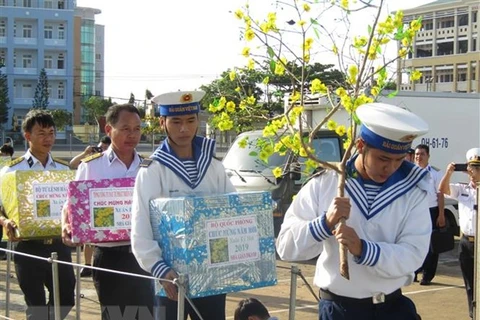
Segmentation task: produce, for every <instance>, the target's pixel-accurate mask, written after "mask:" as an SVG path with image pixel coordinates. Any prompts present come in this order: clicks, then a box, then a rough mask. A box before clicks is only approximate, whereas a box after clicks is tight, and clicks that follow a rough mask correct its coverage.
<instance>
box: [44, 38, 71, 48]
mask: <svg viewBox="0 0 480 320" xmlns="http://www.w3.org/2000/svg"><path fill="white" fill-rule="evenodd" d="M44 41H45V45H46V46H51V47H65V46H66V45H67V40H65V39H45V40H44Z"/></svg>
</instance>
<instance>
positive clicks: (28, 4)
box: [23, 0, 32, 8]
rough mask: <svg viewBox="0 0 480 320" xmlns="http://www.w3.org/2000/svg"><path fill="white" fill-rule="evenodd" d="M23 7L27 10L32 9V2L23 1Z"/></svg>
mask: <svg viewBox="0 0 480 320" xmlns="http://www.w3.org/2000/svg"><path fill="white" fill-rule="evenodd" d="M23 6H24V7H27V8H31V7H32V0H23Z"/></svg>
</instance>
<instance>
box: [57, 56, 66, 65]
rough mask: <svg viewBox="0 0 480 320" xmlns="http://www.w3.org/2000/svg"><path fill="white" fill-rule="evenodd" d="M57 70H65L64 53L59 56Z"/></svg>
mask: <svg viewBox="0 0 480 320" xmlns="http://www.w3.org/2000/svg"><path fill="white" fill-rule="evenodd" d="M57 69H65V57H64V56H63V53H60V54H59V55H58V60H57Z"/></svg>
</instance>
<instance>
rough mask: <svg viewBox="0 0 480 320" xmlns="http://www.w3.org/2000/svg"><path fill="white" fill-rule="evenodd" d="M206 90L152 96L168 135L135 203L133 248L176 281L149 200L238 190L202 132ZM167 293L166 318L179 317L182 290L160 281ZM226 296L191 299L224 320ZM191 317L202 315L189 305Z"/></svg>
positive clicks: (147, 164) (147, 265)
mask: <svg viewBox="0 0 480 320" xmlns="http://www.w3.org/2000/svg"><path fill="white" fill-rule="evenodd" d="M204 95H205V93H204V92H203V91H190V92H188V91H178V92H171V93H165V94H162V95H159V96H157V97H155V98H154V99H153V101H154V102H155V103H156V104H159V106H160V125H161V126H162V128H164V129H165V132H166V134H167V138H166V139H165V140H164V142H163V143H162V145H161V146H160V147H158V148H157V150H156V151H155V152H154V154H153V155H152V156H151V157H150V159H148V160H144V163H143V164H142V168H141V169H140V171H139V172H138V175H137V179H136V182H135V191H134V196H133V197H134V199H133V204H132V207H133V208H132V214H133V220H132V246H133V253H134V254H135V256H136V257H137V259H138V261H139V263H140V265H141V266H142V268H144V269H145V270H146V271H148V272H150V273H152V274H153V275H154V276H155V277H158V278H164V279H168V280H173V279H175V278H176V277H177V273H176V272H175V270H174V269H172V266H170V265H167V264H166V263H165V261H164V259H163V256H162V250H161V249H160V247H159V245H158V243H157V241H156V240H154V239H153V234H152V225H151V223H150V214H149V201H150V200H152V199H155V198H159V197H163V198H170V197H178V196H185V195H212V194H223V193H228V192H234V191H235V188H234V187H233V186H232V184H231V183H230V180H229V178H228V177H227V175H226V173H225V168H224V167H223V165H222V163H221V162H220V161H218V160H217V159H215V158H214V157H213V156H214V150H215V141H214V140H211V139H207V138H204V137H200V136H197V131H198V127H199V123H200V120H199V118H198V112H199V110H200V103H199V101H200V100H201V99H202V97H203V96H204ZM161 284H162V286H163V288H164V289H165V292H166V294H167V297H162V298H160V308H159V309H160V311H161V312H164V313H165V314H163V315H161V316H163V317H161V319H166V320H175V319H177V302H176V300H177V290H176V287H175V286H174V285H173V284H171V283H169V282H161ZM225 299H226V295H225V294H220V295H214V296H208V297H204V298H197V299H192V301H193V303H194V305H195V306H196V308H197V309H198V310H199V312H200V314H201V315H202V317H203V319H225ZM185 314H189V315H190V317H191V319H193V320H196V319H199V318H198V317H197V315H196V314H195V312H193V310H192V309H191V308H190V306H189V305H188V303H186V312H185Z"/></svg>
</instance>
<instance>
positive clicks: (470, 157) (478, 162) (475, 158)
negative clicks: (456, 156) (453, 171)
mask: <svg viewBox="0 0 480 320" xmlns="http://www.w3.org/2000/svg"><path fill="white" fill-rule="evenodd" d="M467 162H468V164H469V165H473V166H480V148H472V149H470V150H468V151H467Z"/></svg>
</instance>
